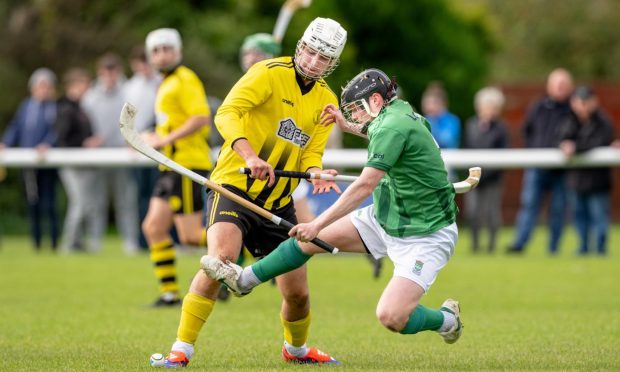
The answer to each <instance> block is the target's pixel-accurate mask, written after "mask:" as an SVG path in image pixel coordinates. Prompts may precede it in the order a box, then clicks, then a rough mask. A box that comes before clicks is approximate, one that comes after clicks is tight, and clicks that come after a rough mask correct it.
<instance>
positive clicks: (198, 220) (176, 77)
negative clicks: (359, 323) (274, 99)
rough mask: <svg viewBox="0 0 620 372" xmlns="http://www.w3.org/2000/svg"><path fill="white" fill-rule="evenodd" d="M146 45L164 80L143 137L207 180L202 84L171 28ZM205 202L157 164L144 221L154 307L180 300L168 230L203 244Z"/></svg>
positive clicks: (191, 185)
mask: <svg viewBox="0 0 620 372" xmlns="http://www.w3.org/2000/svg"><path fill="white" fill-rule="evenodd" d="M145 48H146V55H147V57H148V60H149V63H150V64H151V65H152V66H153V67H154V68H155V69H156V70H157V71H159V72H160V73H161V75H162V81H161V85H160V86H159V89H158V90H157V95H156V98H155V119H156V122H157V124H156V126H155V131H154V132H146V133H144V134H143V136H144V138H145V140H146V141H147V142H148V143H149V144H150V145H151V146H152V147H153V148H155V149H157V150H160V151H161V152H162V153H163V154H164V155H166V156H167V157H168V158H170V159H172V160H174V161H175V162H177V163H179V164H181V165H182V166H184V167H186V168H188V169H191V170H192V171H194V172H196V173H198V174H200V175H202V176H204V177H207V178H208V177H209V173H210V171H211V169H212V168H213V164H212V163H211V149H210V148H209V145H208V143H207V137H208V135H209V130H210V127H211V112H210V110H209V106H208V105H207V97H206V93H205V88H204V86H203V84H202V82H201V81H200V79H199V78H198V76H197V75H196V74H195V73H194V71H192V70H191V69H189V68H188V67H186V66H184V65H183V64H182V59H183V52H182V42H181V35H180V34H179V32H178V31H177V30H175V29H172V28H160V29H156V30H154V31H151V32H149V34H148V35H147V37H146V43H145ZM203 206H204V201H203V190H202V186H201V185H199V184H197V183H195V182H193V181H192V180H191V179H190V178H188V177H186V176H181V175H180V174H178V173H175V172H173V171H171V170H170V169H169V168H167V167H164V166H160V167H159V175H158V178H157V181H156V183H155V187H154V188H153V192H152V194H151V198H150V201H149V208H148V211H147V213H146V217H145V218H144V221H143V222H142V231H143V232H144V236H145V237H146V240H147V242H148V245H149V250H150V258H151V261H152V263H153V268H154V272H155V277H156V278H157V280H158V282H159V296H158V298H157V299H156V301H155V302H154V303H153V306H154V307H166V306H175V305H176V306H178V305H180V304H181V293H180V287H179V283H178V280H177V269H176V250H175V245H174V242H173V240H172V237H171V235H170V229H171V228H172V227H173V226H174V227H175V228H176V232H177V234H178V238H179V240H180V243H182V244H185V245H191V246H201V247H204V246H205V244H206V230H205V228H204V226H203V224H202V210H203Z"/></svg>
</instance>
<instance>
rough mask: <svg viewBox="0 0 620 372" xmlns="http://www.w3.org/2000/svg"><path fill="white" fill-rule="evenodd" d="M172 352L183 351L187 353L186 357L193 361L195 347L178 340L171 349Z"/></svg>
mask: <svg viewBox="0 0 620 372" xmlns="http://www.w3.org/2000/svg"><path fill="white" fill-rule="evenodd" d="M170 350H171V351H182V352H183V353H185V356H186V357H187V359H191V357H192V354H194V345H192V344H188V343H187V342H183V341H179V340H176V341H175V342H174V344H172V347H171V348H170Z"/></svg>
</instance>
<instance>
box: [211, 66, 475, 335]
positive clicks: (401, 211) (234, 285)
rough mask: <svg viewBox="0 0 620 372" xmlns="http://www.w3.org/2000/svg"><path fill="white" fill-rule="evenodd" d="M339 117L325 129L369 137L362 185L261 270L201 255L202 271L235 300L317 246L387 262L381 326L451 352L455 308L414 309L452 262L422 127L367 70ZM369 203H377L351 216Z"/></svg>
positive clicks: (441, 195) (442, 184) (444, 192)
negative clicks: (427, 334) (433, 338)
mask: <svg viewBox="0 0 620 372" xmlns="http://www.w3.org/2000/svg"><path fill="white" fill-rule="evenodd" d="M341 107H342V111H340V110H338V109H337V108H336V107H335V106H332V105H328V106H326V107H325V110H324V111H323V114H322V123H324V124H331V123H334V122H335V123H336V124H337V125H338V126H339V127H340V128H341V129H343V130H345V131H348V132H350V133H353V134H356V135H359V136H363V137H368V139H369V145H368V161H367V163H366V166H365V168H364V169H363V171H362V173H361V175H360V177H359V179H358V180H357V181H355V182H354V183H353V184H351V186H350V187H349V188H348V189H347V190H346V191H345V192H344V193H343V194H342V196H341V197H340V198H339V199H338V201H337V202H336V203H335V204H334V205H332V206H331V207H330V208H329V209H327V210H326V211H325V212H323V213H322V214H321V215H320V216H319V217H317V218H316V219H315V220H314V221H312V222H309V223H301V224H298V225H297V226H295V227H294V228H293V229H291V231H290V233H289V235H290V236H291V237H294V239H293V238H292V239H289V240H287V241H284V242H283V243H281V244H280V245H279V247H278V248H277V249H276V250H274V251H273V252H272V253H271V254H269V255H268V256H266V257H265V258H264V259H262V260H261V261H259V262H257V263H255V264H253V265H251V266H248V267H246V268H241V267H239V266H237V265H235V264H233V263H230V262H222V261H221V260H219V259H217V258H215V257H209V256H204V257H203V258H202V260H201V266H202V268H203V270H204V271H205V272H206V273H207V275H209V276H210V277H211V278H213V279H215V280H219V281H221V282H223V283H224V284H226V285H227V286H228V287H229V288H231V290H233V291H234V292H235V293H237V294H238V295H244V294H247V293H249V292H250V291H251V289H252V288H253V287H255V286H257V285H259V284H261V283H263V282H265V281H267V280H269V279H271V278H272V277H275V276H277V275H280V274H282V273H285V272H288V271H290V270H293V269H295V268H297V267H300V266H301V265H303V264H305V262H306V261H308V260H309V259H310V258H311V257H312V256H313V255H314V254H316V253H323V251H322V250H321V249H319V248H318V247H317V246H315V245H313V244H312V243H309V241H310V240H312V239H313V238H315V237H317V236H318V237H319V238H320V239H323V240H325V241H327V242H330V243H331V244H333V245H334V246H336V247H338V248H339V249H340V250H341V251H344V252H356V253H364V254H365V253H370V254H372V255H373V256H374V257H376V258H381V257H385V256H388V257H389V258H390V259H391V260H392V261H393V263H394V274H393V277H392V279H391V280H390V282H389V283H388V285H387V287H386V288H385V290H384V291H383V294H382V295H381V298H380V299H379V303H378V304H377V309H376V314H377V318H378V319H379V321H380V322H381V324H383V326H385V327H386V328H387V329H389V330H391V331H393V332H399V333H402V334H415V333H418V332H420V331H427V330H433V331H436V332H438V334H439V335H440V336H441V337H442V338H443V339H444V341H445V342H447V343H449V344H451V343H454V342H456V341H457V340H458V339H459V337H460V336H461V333H462V330H463V325H462V323H461V319H460V306H459V303H458V302H457V301H455V300H453V299H447V300H446V301H444V303H443V304H442V306H441V308H440V309H431V308H427V307H425V306H423V305H421V304H420V300H421V299H422V296H423V295H424V294H425V293H426V292H427V291H428V289H429V288H430V286H431V285H432V283H433V282H434V281H435V279H436V277H437V274H438V273H439V271H440V270H441V269H442V268H443V267H444V266H445V265H446V264H447V262H448V260H449V259H450V257H451V256H452V254H453V253H454V247H455V245H456V241H457V238H458V229H457V226H456V223H455V219H456V214H457V212H458V208H457V206H456V203H455V201H454V195H455V193H454V188H453V186H452V185H451V183H450V182H449V180H448V177H447V173H446V170H445V167H444V164H443V160H442V158H441V154H440V151H439V148H438V146H437V144H436V142H435V141H434V140H433V137H432V135H431V131H430V126H429V124H428V122H427V121H426V119H424V117H422V116H421V115H419V114H417V113H416V112H414V110H413V108H412V107H411V106H410V105H409V104H408V103H407V102H405V101H403V100H401V99H399V98H398V97H397V96H396V84H395V82H394V81H393V80H391V79H390V78H389V77H388V76H387V75H386V74H385V73H384V72H382V71H380V70H378V69H368V70H365V71H363V72H361V73H360V74H358V75H357V76H355V77H354V78H353V79H352V80H351V81H350V82H349V83H348V84H347V86H346V87H345V88H344V89H343V92H342V96H341ZM370 194H373V199H374V204H373V205H371V206H368V207H365V208H362V209H358V210H355V209H356V208H357V207H358V206H359V205H360V204H361V202H362V201H363V200H364V199H366V198H367V197H368V196H369V195H370Z"/></svg>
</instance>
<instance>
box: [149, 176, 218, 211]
mask: <svg viewBox="0 0 620 372" xmlns="http://www.w3.org/2000/svg"><path fill="white" fill-rule="evenodd" d="M193 171H194V172H196V173H198V174H200V175H201V176H203V177H207V178H208V177H209V171H206V170H196V169H194V170H193ZM203 188H204V186H202V185H201V184H199V183H197V182H194V181H192V180H191V179H190V178H188V177H186V176H181V175H180V174H178V173H175V172H172V171H160V172H159V176H158V177H157V182H156V183H155V187H154V188H153V194H151V195H152V196H153V197H156V198H162V199H166V200H167V201H168V204H170V208H172V211H173V212H174V213H175V214H192V213H195V212H201V211H202V207H203V206H204V196H203V195H204V193H203Z"/></svg>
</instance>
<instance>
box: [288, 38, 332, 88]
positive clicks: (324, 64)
mask: <svg viewBox="0 0 620 372" xmlns="http://www.w3.org/2000/svg"><path fill="white" fill-rule="evenodd" d="M339 64H340V59H339V58H338V57H332V56H329V55H327V54H325V53H321V51H319V50H318V49H315V48H313V47H311V46H310V45H308V44H306V43H305V42H304V41H303V40H299V42H297V48H296V49H295V69H296V70H297V73H298V74H299V75H301V77H303V78H304V79H307V80H319V79H323V78H325V77H327V76H329V75H330V74H331V73H332V72H334V70H335V69H336V67H338V65H339Z"/></svg>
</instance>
